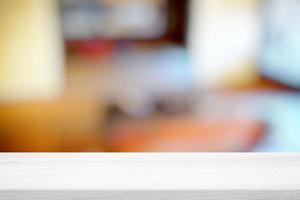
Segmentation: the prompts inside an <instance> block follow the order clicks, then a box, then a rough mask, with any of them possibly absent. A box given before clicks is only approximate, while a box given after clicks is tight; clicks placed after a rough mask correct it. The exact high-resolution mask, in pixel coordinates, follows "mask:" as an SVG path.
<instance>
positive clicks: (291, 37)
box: [261, 0, 300, 88]
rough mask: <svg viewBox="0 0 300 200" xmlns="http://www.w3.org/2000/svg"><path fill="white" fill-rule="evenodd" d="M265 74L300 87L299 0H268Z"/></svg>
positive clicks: (263, 67) (263, 69) (266, 8)
mask: <svg viewBox="0 0 300 200" xmlns="http://www.w3.org/2000/svg"><path fill="white" fill-rule="evenodd" d="M264 17H265V19H264V20H265V21H264V22H265V24H264V29H265V38H264V44H263V49H262V59H261V66H262V69H261V70H262V73H263V75H265V76H267V77H269V78H272V79H275V80H278V81H280V82H282V83H285V84H288V85H290V86H292V87H297V88H300V26H299V23H300V1H298V0H284V1H282V0H267V1H266V4H265V10H264Z"/></svg>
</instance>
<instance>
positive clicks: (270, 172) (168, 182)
mask: <svg viewBox="0 0 300 200" xmlns="http://www.w3.org/2000/svg"><path fill="white" fill-rule="evenodd" d="M0 191H1V192H0V199H19V198H17V197H18V196H17V195H19V196H20V197H24V198H25V197H28V199H34V197H36V198H37V199H40V198H42V197H43V196H45V195H46V196H48V197H51V196H52V197H53V195H54V197H53V198H50V199H61V198H55V197H57V195H58V194H59V197H62V196H63V197H66V198H63V199H74V198H73V197H74V195H75V196H76V197H78V198H77V199H85V198H87V197H91V195H92V197H95V198H96V197H97V198H96V199H99V198H100V199H105V200H106V199H132V198H137V199H140V197H143V198H144V196H145V198H144V199H146V200H148V199H176V198H175V197H178V198H177V199H199V198H200V199H202V198H203V199H218V198H219V199H222V198H221V197H223V198H224V197H226V198H227V197H228V198H229V197H230V198H231V199H241V198H240V197H241V195H245V197H246V196H247V195H248V196H247V198H246V199H251V198H252V197H253V199H269V198H271V197H272V196H273V197H272V199H277V198H279V197H280V199H294V197H297V198H298V199H300V192H298V191H300V154H256V153H255V154H254V153H253V154H246V153H245V154H239V153H236V154H230V153H229V154H226V153H225V154H212V153H211V154H201V153H147V154H144V153H141V154H138V153H132V154H130V153H129V154H128V153H112V154H97V153H92V154H87V153H81V154H75V153H71V154H60V153H54V154H20V153H18V154H12V153H8V154H0ZM16 191H17V192H16ZM33 191H35V192H34V194H35V195H37V196H30V195H32V192H33ZM28 195H29V196H28ZM55 195H56V196H55ZM93 195H94V196H93ZM257 195H259V196H260V197H262V198H258V196H257ZM67 197H69V198H67ZM146 197H147V198H146ZM173 197H174V198H173ZM204 197H206V198H204ZM248 197H249V198H248ZM255 197H256V198H255ZM287 197H289V198H287ZM24 198H21V199H24ZM297 198H295V199H297ZM25 199H26V198H25ZM75 199H76V198H75ZM87 199H90V198H87Z"/></svg>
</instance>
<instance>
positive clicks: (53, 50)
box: [0, 0, 64, 102]
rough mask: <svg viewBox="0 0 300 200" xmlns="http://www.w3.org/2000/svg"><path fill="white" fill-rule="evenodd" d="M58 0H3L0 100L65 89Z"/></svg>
mask: <svg viewBox="0 0 300 200" xmlns="http://www.w3.org/2000/svg"><path fill="white" fill-rule="evenodd" d="M58 16H59V15H58V5H57V1H55V0H26V1H22V0H21V1H20V0H1V2H0V19H1V20H0V102H15V101H17V102H19V101H32V100H41V99H48V98H53V97H56V96H58V95H60V94H61V93H62V90H63V82H64V78H63V51H62V40H61V38H60V32H59V23H58V22H59V21H58Z"/></svg>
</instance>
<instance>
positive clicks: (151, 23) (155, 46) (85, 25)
mask: <svg viewBox="0 0 300 200" xmlns="http://www.w3.org/2000/svg"><path fill="white" fill-rule="evenodd" d="M299 23H300V1H298V0H285V1H281V0H25V1H22V0H1V2H0V151H9V152H13V151H25V152H78V151H80V152H88V151H90V152H102V151H106V152H156V151H159V152H183V151H191V152H247V151H250V152H298V151H300V26H298V24H299Z"/></svg>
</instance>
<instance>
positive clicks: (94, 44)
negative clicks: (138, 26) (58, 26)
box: [66, 39, 117, 58]
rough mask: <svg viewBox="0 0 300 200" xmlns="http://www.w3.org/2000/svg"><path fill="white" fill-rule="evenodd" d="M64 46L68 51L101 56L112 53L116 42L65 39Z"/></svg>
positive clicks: (107, 55)
mask: <svg viewBox="0 0 300 200" xmlns="http://www.w3.org/2000/svg"><path fill="white" fill-rule="evenodd" d="M66 46H67V51H68V52H70V53H76V54H81V55H85V56H91V57H97V58H99V57H100V58H101V57H102V58H103V57H109V56H111V55H112V53H113V52H114V51H115V49H116V48H117V43H116V42H115V41H109V40H101V39H89V40H76V41H75V40H74V41H67V42H66Z"/></svg>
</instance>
